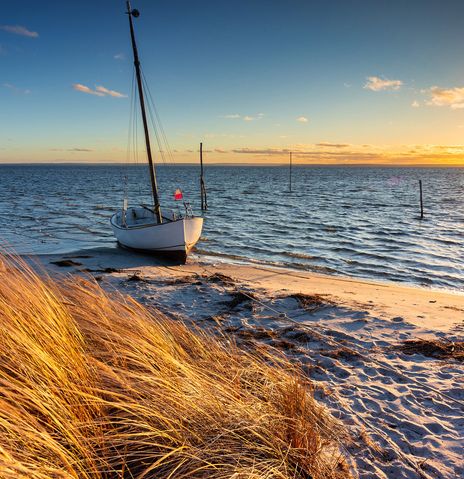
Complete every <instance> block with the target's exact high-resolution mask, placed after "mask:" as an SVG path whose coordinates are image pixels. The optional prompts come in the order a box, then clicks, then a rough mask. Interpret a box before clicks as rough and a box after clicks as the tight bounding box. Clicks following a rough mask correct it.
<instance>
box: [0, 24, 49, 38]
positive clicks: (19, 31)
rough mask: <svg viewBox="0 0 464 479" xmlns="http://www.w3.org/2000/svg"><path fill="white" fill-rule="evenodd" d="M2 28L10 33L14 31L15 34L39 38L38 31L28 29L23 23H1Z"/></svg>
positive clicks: (0, 28) (0, 27)
mask: <svg viewBox="0 0 464 479" xmlns="http://www.w3.org/2000/svg"><path fill="white" fill-rule="evenodd" d="M0 30H4V31H5V32H8V33H13V34H15V35H21V36H23V37H29V38H37V37H38V36H39V34H38V33H37V32H33V31H31V30H28V29H27V28H26V27H23V26H21V25H1V26H0Z"/></svg>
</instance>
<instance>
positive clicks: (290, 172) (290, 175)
mask: <svg viewBox="0 0 464 479" xmlns="http://www.w3.org/2000/svg"><path fill="white" fill-rule="evenodd" d="M289 177H290V178H289V179H290V193H291V192H292V152H290V171H289Z"/></svg>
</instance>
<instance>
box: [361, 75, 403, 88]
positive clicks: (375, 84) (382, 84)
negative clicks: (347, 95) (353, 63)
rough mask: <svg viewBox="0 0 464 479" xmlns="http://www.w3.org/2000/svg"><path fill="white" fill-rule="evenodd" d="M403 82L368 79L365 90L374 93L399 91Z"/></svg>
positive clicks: (377, 78)
mask: <svg viewBox="0 0 464 479" xmlns="http://www.w3.org/2000/svg"><path fill="white" fill-rule="evenodd" d="M402 84H403V82H402V81H401V80H389V79H388V78H380V77H367V82H366V84H365V85H364V87H363V88H365V89H367V90H372V91H382V90H399V89H400V88H401V85H402Z"/></svg>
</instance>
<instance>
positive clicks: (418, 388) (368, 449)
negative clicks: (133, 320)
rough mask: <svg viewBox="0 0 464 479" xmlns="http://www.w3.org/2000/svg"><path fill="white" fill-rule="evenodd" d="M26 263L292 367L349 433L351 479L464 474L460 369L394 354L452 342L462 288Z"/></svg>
mask: <svg viewBox="0 0 464 479" xmlns="http://www.w3.org/2000/svg"><path fill="white" fill-rule="evenodd" d="M31 261H34V262H39V263H42V264H43V265H44V266H45V267H46V268H47V269H48V270H49V271H52V272H54V273H56V272H59V273H60V274H61V273H64V272H66V273H71V274H75V273H78V274H88V275H92V276H94V277H95V278H96V279H97V280H98V281H99V282H100V284H101V285H102V286H103V287H104V288H107V289H111V288H117V289H118V290H121V291H123V292H125V293H127V294H129V295H131V296H133V297H134V298H136V299H137V300H139V301H140V302H142V303H144V304H145V305H147V306H148V307H156V308H158V309H161V310H162V311H163V312H165V313H166V314H167V315H169V316H170V317H173V318H178V319H181V320H184V321H194V322H195V323H196V324H199V325H201V326H202V327H204V328H206V329H209V330H211V331H212V332H213V333H214V334H221V335H225V336H226V337H227V338H230V340H233V341H236V342H238V343H240V344H242V345H243V347H249V348H255V347H268V348H274V350H275V352H276V354H285V355H287V356H289V357H290V358H292V359H293V360H295V361H297V362H299V363H301V365H302V367H303V368H304V369H305V371H306V372H307V374H308V377H309V378H311V380H312V381H313V383H314V386H315V391H316V396H317V398H318V399H319V400H320V401H321V402H322V403H324V404H325V405H326V406H327V408H329V409H330V411H331V412H332V413H333V414H334V415H335V416H336V417H338V418H340V419H341V420H342V421H343V422H344V423H345V424H346V425H347V426H348V428H349V430H350V432H351V436H352V440H351V442H350V443H347V444H345V445H344V452H345V454H346V455H347V457H348V458H349V460H350V462H351V464H352V467H353V469H354V470H355V471H356V472H357V474H358V475H359V477H360V478H363V479H368V478H392V479H393V478H394V479H396V478H419V477H424V478H446V479H448V478H449V479H451V478H453V479H454V478H461V477H464V461H463V456H464V454H463V453H464V446H463V444H464V388H463V385H464V381H463V373H464V363H463V362H459V361H456V360H454V359H450V358H446V359H438V358H436V357H433V356H424V355H422V354H406V353H405V352H403V350H402V348H401V346H402V345H403V344H404V342H405V341H408V340H411V339H418V338H426V339H432V340H439V341H442V342H444V343H445V344H450V345H451V346H452V345H453V344H454V343H456V342H462V341H463V340H464V294H462V293H457V292H456V293H454V292H447V291H440V290H431V289H425V288H416V287H409V286H402V285H398V284H390V283H379V282H373V281H361V280H355V279H352V278H342V277H335V276H323V275H316V274H310V273H305V272H300V271H292V270H284V269H278V268H272V269H271V268H268V267H261V266H259V265H244V264H230V263H219V262H213V261H212V260H211V261H209V260H206V259H205V258H192V260H191V261H190V262H189V264H187V265H182V266H179V265H175V264H170V263H166V262H164V263H161V262H160V261H158V260H156V259H154V258H150V257H147V256H144V255H137V254H133V253H129V252H126V251H121V250H118V249H111V248H105V249H97V250H86V251H83V252H78V253H74V254H69V255H56V256H41V257H35V258H31ZM451 349H452V348H451Z"/></svg>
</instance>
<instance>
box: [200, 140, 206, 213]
mask: <svg viewBox="0 0 464 479" xmlns="http://www.w3.org/2000/svg"><path fill="white" fill-rule="evenodd" d="M200 195H201V211H205V210H207V209H208V200H207V199H206V187H205V180H204V177H203V143H200Z"/></svg>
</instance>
